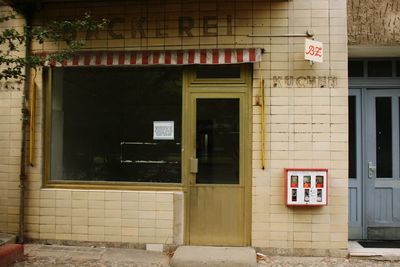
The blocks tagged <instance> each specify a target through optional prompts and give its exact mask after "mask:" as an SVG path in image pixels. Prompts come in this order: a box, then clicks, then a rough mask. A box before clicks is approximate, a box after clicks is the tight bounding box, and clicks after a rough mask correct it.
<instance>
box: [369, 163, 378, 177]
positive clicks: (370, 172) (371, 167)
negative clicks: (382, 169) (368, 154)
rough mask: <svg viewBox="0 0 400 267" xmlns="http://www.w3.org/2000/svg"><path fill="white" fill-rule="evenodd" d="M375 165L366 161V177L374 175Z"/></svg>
mask: <svg viewBox="0 0 400 267" xmlns="http://www.w3.org/2000/svg"><path fill="white" fill-rule="evenodd" d="M375 171H376V166H374V165H372V162H371V161H370V162H368V178H369V179H372V178H373V177H374V175H375Z"/></svg>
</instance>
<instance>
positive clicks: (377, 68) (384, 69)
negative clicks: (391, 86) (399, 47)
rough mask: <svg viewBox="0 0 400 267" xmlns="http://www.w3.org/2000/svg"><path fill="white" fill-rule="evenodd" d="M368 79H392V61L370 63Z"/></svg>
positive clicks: (373, 61)
mask: <svg viewBox="0 0 400 267" xmlns="http://www.w3.org/2000/svg"><path fill="white" fill-rule="evenodd" d="M368 77H392V61H390V60H371V61H368Z"/></svg>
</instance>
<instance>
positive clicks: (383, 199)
mask: <svg viewBox="0 0 400 267" xmlns="http://www.w3.org/2000/svg"><path fill="white" fill-rule="evenodd" d="M399 98H400V91H399V90H371V89H369V90H367V91H366V106H365V109H366V110H365V111H366V112H365V115H366V120H365V122H366V125H365V126H366V127H365V130H364V131H365V137H366V138H365V153H366V154H365V162H364V170H365V173H364V174H363V176H364V179H363V180H364V183H365V189H364V192H365V198H364V199H365V208H364V211H365V226H364V231H365V234H366V237H367V238H368V239H400V177H399V149H400V146H399V111H400V110H399Z"/></svg>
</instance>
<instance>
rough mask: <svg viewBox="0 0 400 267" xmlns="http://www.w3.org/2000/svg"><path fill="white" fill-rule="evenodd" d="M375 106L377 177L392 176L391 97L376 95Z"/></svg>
mask: <svg viewBox="0 0 400 267" xmlns="http://www.w3.org/2000/svg"><path fill="white" fill-rule="evenodd" d="M375 107H376V168H377V176H376V177H377V178H391V177H392V99H391V97H377V98H376V100H375Z"/></svg>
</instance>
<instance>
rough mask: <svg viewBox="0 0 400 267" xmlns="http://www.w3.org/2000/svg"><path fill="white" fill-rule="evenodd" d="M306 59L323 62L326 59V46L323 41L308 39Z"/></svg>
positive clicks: (305, 50) (305, 52) (305, 51)
mask: <svg viewBox="0 0 400 267" xmlns="http://www.w3.org/2000/svg"><path fill="white" fill-rule="evenodd" d="M304 59H305V60H310V61H313V62H319V63H322V62H323V59H324V47H323V44H322V42H318V41H314V40H311V39H306V43H305V48H304Z"/></svg>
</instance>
